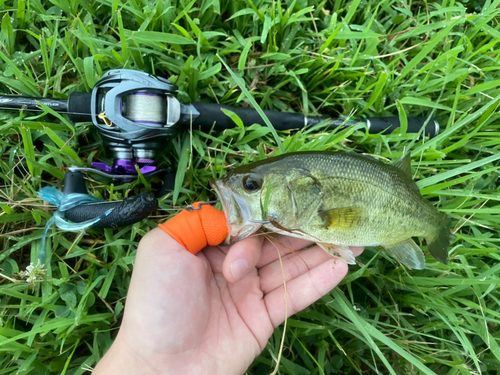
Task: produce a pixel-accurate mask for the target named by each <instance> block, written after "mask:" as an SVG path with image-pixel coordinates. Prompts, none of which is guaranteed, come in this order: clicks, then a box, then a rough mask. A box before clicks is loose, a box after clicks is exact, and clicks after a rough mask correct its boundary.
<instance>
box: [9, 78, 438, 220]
mask: <svg viewBox="0 0 500 375" xmlns="http://www.w3.org/2000/svg"><path fill="white" fill-rule="evenodd" d="M176 92H177V86H175V85H174V84H172V83H171V82H169V81H168V80H167V79H165V78H162V77H157V76H153V75H150V74H147V73H144V72H140V71H135V70H128V69H115V70H110V71H108V72H106V73H104V75H103V76H102V78H101V79H100V80H99V81H98V82H97V83H96V85H95V86H94V88H93V90H92V92H91V93H82V92H75V93H72V94H70V95H69V97H68V99H67V100H66V99H50V98H30V97H17V96H0V110H2V109H4V110H6V109H8V110H28V111H40V110H42V106H41V104H43V105H44V106H47V107H49V108H51V109H52V110H54V111H55V112H58V113H61V114H66V115H67V116H68V117H69V119H70V120H71V121H72V122H75V123H77V122H91V123H92V124H93V125H94V126H95V127H96V129H97V131H98V133H99V134H100V135H101V136H102V139H103V143H104V146H105V148H106V149H107V150H109V151H110V152H111V153H112V156H113V160H114V161H113V164H111V165H107V164H106V163H102V162H93V163H92V164H91V167H92V168H84V167H70V168H69V172H67V173H66V175H65V180H64V193H65V194H80V195H85V194H86V195H88V192H87V189H86V187H85V181H84V178H83V175H82V173H81V172H91V173H97V174H99V175H102V176H105V177H109V178H111V179H114V180H122V181H124V182H127V181H131V180H133V179H134V178H137V177H138V170H139V171H140V173H141V174H142V175H143V176H144V177H146V178H147V177H151V176H153V175H158V174H160V175H163V176H164V183H163V188H162V189H161V190H160V192H159V193H158V196H160V197H161V196H163V195H165V194H167V193H168V192H169V191H171V190H173V182H174V179H175V173H173V172H172V171H169V170H165V169H158V167H157V166H156V158H157V156H158V153H159V152H160V151H161V150H162V149H164V148H165V145H166V143H167V142H168V141H169V139H170V138H172V137H173V136H175V135H176V134H179V133H181V132H183V131H186V130H187V129H189V128H190V127H192V128H194V129H196V128H198V129H200V130H202V131H210V130H212V129H213V130H219V131H222V130H224V129H228V128H233V127H234V126H235V124H234V122H233V121H232V120H231V119H230V118H229V117H228V116H227V115H225V114H224V112H223V111H222V109H227V110H230V111H232V112H234V113H235V114H236V115H237V116H238V117H239V118H240V119H241V121H242V123H243V125H244V126H250V125H253V124H260V125H262V126H265V123H264V120H263V119H262V117H261V116H260V115H259V113H258V112H257V111H256V110H254V109H252V108H242V107H232V106H227V105H221V104H215V103H205V102H194V103H188V104H184V103H181V102H180V101H179V100H178V99H177V98H176V97H175V94H176ZM264 113H265V114H266V116H267V117H268V118H269V120H270V121H271V123H272V124H273V127H274V128H275V129H276V130H294V129H302V128H304V127H308V126H313V125H317V124H319V123H322V122H325V126H328V127H329V128H331V129H333V128H336V127H340V126H353V125H356V124H360V123H363V124H365V126H366V128H367V131H368V132H369V133H371V134H378V133H382V132H385V133H390V132H392V131H393V130H395V129H397V128H399V127H400V125H401V124H400V121H399V118H398V117H372V118H369V119H366V120H342V119H328V118H325V117H322V116H312V117H309V116H304V115H303V114H301V113H289V112H279V111H268V110H266V111H264ZM424 126H425V129H424V134H425V135H427V136H430V137H434V136H436V135H437V134H438V133H439V124H438V123H437V122H436V121H434V120H430V119H427V118H420V117H409V118H408V129H407V131H408V132H409V133H418V132H420V131H422V128H423V127H424ZM141 194H142V196H141ZM141 194H139V196H135V197H131V198H127V199H125V200H124V201H118V202H104V201H100V202H88V201H86V200H85V199H84V198H85V197H81V198H82V199H81V202H80V203H79V204H78V205H76V206H73V207H72V208H69V209H66V210H64V211H61V212H63V213H64V215H63V216H64V218H65V219H68V220H70V221H73V222H75V223H80V222H84V221H89V220H92V219H93V218H95V217H96V216H98V217H101V220H100V221H101V223H100V225H98V224H97V223H94V224H92V225H93V226H101V227H102V225H105V227H115V226H123V225H129V224H130V223H134V222H137V221H140V220H142V219H143V218H145V217H147V216H148V215H149V214H150V213H151V212H152V211H154V210H155V209H156V208H157V206H158V202H157V199H156V197H155V196H154V195H152V193H149V192H145V193H141ZM54 199H55V198H54ZM56 200H57V199H56ZM59 201H60V199H59V200H58V202H59ZM82 202H83V203H82ZM73 203H74V202H73ZM65 207H66V208H67V207H68V205H67V204H66V206H65ZM117 207H120V209H116V210H114V208H117ZM110 209H113V210H112V211H114V212H115V213H114V214H113V213H109V212H108V211H109V210H110ZM106 212H108V213H107V214H106ZM103 215H104V216H106V220H104V216H103ZM108 216H109V217H108Z"/></svg>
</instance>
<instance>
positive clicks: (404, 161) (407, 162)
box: [394, 154, 412, 179]
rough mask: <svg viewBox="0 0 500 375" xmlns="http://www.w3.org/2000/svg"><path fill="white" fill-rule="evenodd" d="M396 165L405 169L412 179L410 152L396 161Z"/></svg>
mask: <svg viewBox="0 0 500 375" xmlns="http://www.w3.org/2000/svg"><path fill="white" fill-rule="evenodd" d="M394 166H395V167H396V168H398V169H399V170H401V171H403V173H404V174H405V175H406V176H407V177H408V178H410V179H412V175H411V157H410V154H406V155H405V156H403V157H402V158H401V159H400V160H398V161H397V162H395V163H394Z"/></svg>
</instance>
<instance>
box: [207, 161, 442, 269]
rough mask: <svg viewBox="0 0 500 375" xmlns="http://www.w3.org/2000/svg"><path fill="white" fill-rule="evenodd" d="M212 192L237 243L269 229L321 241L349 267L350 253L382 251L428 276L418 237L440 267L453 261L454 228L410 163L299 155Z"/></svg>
mask: <svg viewBox="0 0 500 375" xmlns="http://www.w3.org/2000/svg"><path fill="white" fill-rule="evenodd" d="M248 181H251V184H248V183H247V182H248ZM212 185H213V186H214V188H215V190H216V192H217V193H218V195H219V197H220V199H221V201H222V205H223V209H224V212H225V214H226V218H227V219H228V225H229V226H230V228H231V231H230V232H231V233H232V235H231V236H230V238H229V241H230V242H234V241H236V240H240V239H242V238H244V237H246V236H248V235H250V234H252V233H253V232H255V231H256V230H258V228H259V226H258V225H256V224H255V223H256V222H258V221H261V222H262V221H264V224H263V225H264V227H265V228H266V229H268V230H270V231H274V232H277V233H281V234H285V235H289V236H293V237H299V238H304V239H307V240H311V241H315V242H316V243H318V244H319V245H320V246H321V247H322V248H324V249H325V250H326V251H328V252H330V253H332V254H334V255H335V256H338V257H340V258H343V259H345V260H346V261H348V262H349V263H353V262H354V258H353V256H352V253H351V252H350V250H349V249H348V246H379V245H380V246H383V247H384V248H385V249H386V250H387V251H388V252H389V253H391V254H392V255H393V256H394V257H395V258H396V259H398V260H399V261H401V262H402V263H404V264H406V265H408V266H410V267H412V268H417V269H421V268H423V267H424V265H425V260H424V256H423V253H422V250H421V249H420V248H419V247H418V246H417V245H416V244H415V242H414V241H413V240H412V237H424V238H425V239H426V241H427V244H428V248H429V250H430V252H431V253H432V255H434V257H435V258H436V259H438V260H440V261H441V262H443V263H446V262H447V259H448V252H447V248H448V245H449V234H450V233H449V232H450V220H449V218H448V217H447V216H446V215H445V214H443V213H440V212H439V211H438V210H437V209H436V208H435V207H434V206H433V205H432V204H431V203H429V202H428V201H427V200H425V199H424V198H423V197H422V196H421V194H420V192H419V190H418V187H417V186H416V184H415V183H414V182H413V180H412V177H411V168H410V159H409V157H406V158H404V159H402V160H401V161H400V162H398V163H396V164H395V165H389V164H385V163H383V162H380V161H378V160H375V159H373V158H371V157H367V156H364V155H360V154H354V153H345V152H299V153H291V154H284V155H281V156H277V157H274V158H270V159H266V160H262V161H258V162H255V163H252V164H249V165H244V166H241V167H239V168H236V169H234V170H233V171H231V172H229V173H228V174H227V175H226V176H224V177H223V178H221V179H219V180H217V181H215V182H213V184H212ZM246 186H250V187H252V188H254V187H256V189H254V190H252V191H250V190H248V189H247V188H246ZM266 193H267V194H268V195H269V200H268V201H267V202H266V198H265V197H266ZM235 205H238V207H239V209H237V210H235V209H234V206H235ZM238 212H239V214H238ZM242 212H245V214H244V215H242V214H241V213H242ZM235 215H236V216H235ZM238 215H239V216H238ZM265 221H269V222H268V223H265ZM242 233H244V235H242Z"/></svg>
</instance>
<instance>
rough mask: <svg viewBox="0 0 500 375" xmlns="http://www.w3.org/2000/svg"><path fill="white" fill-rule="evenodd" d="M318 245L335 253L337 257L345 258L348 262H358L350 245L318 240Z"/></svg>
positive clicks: (330, 252)
mask: <svg viewBox="0 0 500 375" xmlns="http://www.w3.org/2000/svg"><path fill="white" fill-rule="evenodd" d="M318 246H319V247H321V248H322V249H323V250H325V251H326V252H327V253H328V254H331V255H333V256H334V257H335V258H339V259H342V260H344V261H345V262H346V263H347V264H356V260H355V259H354V254H353V253H352V251H351V249H349V246H343V245H334V244H330V243H324V242H318Z"/></svg>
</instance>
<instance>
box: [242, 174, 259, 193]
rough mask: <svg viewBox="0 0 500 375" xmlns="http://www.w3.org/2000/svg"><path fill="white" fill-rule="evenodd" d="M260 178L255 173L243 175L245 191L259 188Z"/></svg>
mask: <svg viewBox="0 0 500 375" xmlns="http://www.w3.org/2000/svg"><path fill="white" fill-rule="evenodd" d="M261 183H262V182H261V180H260V178H258V177H257V176H255V175H247V176H245V177H243V188H244V189H245V190H246V191H250V192H251V191H256V190H259V189H260V186H261Z"/></svg>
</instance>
